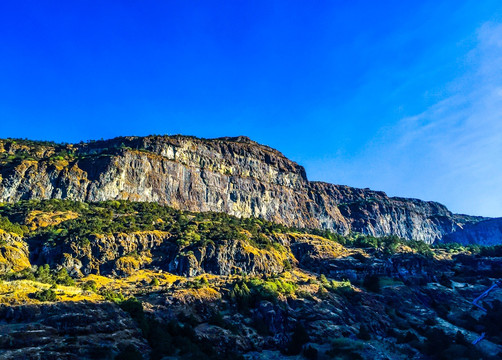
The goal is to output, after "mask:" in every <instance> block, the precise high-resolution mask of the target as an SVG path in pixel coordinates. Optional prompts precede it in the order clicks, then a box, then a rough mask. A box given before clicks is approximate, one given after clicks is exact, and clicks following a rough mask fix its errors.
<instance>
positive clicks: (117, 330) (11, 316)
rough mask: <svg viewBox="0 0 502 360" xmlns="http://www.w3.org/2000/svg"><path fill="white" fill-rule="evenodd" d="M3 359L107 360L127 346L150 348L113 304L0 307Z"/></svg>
mask: <svg viewBox="0 0 502 360" xmlns="http://www.w3.org/2000/svg"><path fill="white" fill-rule="evenodd" d="M0 315H1V317H2V320H3V321H2V323H1V324H0V358H2V359H9V360H11V359H12V360H15V359H65V360H67V359H68V360H70V359H72V360H73V359H75V360H76V359H111V358H113V357H114V355H117V353H119V352H120V351H121V350H123V349H124V348H126V347H127V346H128V345H133V346H135V347H136V348H138V349H141V351H143V352H146V351H149V350H150V348H149V346H148V344H147V343H146V341H145V339H144V338H143V337H142V335H141V331H140V330H139V329H138V328H137V325H136V324H135V323H134V321H133V320H132V319H131V318H130V317H129V316H128V315H127V314H126V313H125V312H124V311H122V310H120V308H119V307H118V306H117V305H114V304H111V303H102V304H96V303H85V302H82V303H54V304H48V305H22V306H14V307H11V306H5V305H0Z"/></svg>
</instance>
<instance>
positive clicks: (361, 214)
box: [0, 136, 481, 243]
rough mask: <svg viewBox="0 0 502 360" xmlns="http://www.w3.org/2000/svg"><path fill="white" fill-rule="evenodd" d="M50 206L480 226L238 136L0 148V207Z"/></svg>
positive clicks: (396, 226)
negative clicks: (314, 173) (32, 202)
mask: <svg viewBox="0 0 502 360" xmlns="http://www.w3.org/2000/svg"><path fill="white" fill-rule="evenodd" d="M54 198H55V199H72V200H79V201H100V200H115V199H123V200H134V201H151V202H159V203H161V204H166V205H169V206H172V207H174V208H177V209H183V210H191V211H216V212H226V213H229V214H231V215H236V216H239V217H249V216H254V217H262V218H264V219H267V220H271V221H275V222H278V223H282V224H285V225H288V226H297V227H308V228H320V229H329V230H332V231H336V232H339V233H342V234H347V233H349V232H351V231H355V232H361V233H365V234H371V235H375V236H382V235H388V234H395V235H398V236H400V237H403V238H406V239H417V240H423V241H425V242H428V243H432V242H434V241H438V240H441V239H442V238H443V236H444V235H445V234H448V233H451V232H453V231H456V230H458V229H460V228H461V226H462V225H463V224H464V223H471V222H472V223H474V222H477V221H479V220H481V219H479V218H473V217H464V216H459V215H454V214H452V213H451V212H450V211H448V209H446V207H444V206H443V205H441V204H438V203H435V202H426V201H421V200H416V199H403V198H391V197H388V196H387V195H386V194H385V193H383V192H378V191H372V190H369V189H356V188H351V187H348V186H340V185H333V184H326V183H320V182H309V181H308V180H307V177H306V174H305V170H304V169H303V167H301V166H299V165H298V164H296V163H295V162H293V161H290V160H289V159H287V158H286V157H284V156H283V155H282V154H281V153H280V152H278V151H276V150H274V149H271V148H269V147H267V146H263V145H259V144H257V143H256V142H253V141H251V140H249V139H248V138H245V137H237V138H220V139H212V140H205V139H197V138H193V137H183V136H174V137H167V136H149V137H123V138H116V139H112V140H106V141H96V142H91V143H80V144H70V145H56V144H46V143H43V144H40V143H34V142H29V141H17V142H13V141H10V140H0V201H1V202H15V201H18V200H26V199H54Z"/></svg>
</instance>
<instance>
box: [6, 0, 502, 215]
mask: <svg viewBox="0 0 502 360" xmlns="http://www.w3.org/2000/svg"><path fill="white" fill-rule="evenodd" d="M438 3H439V4H438ZM500 24H502V1H500V0H494V1H490V0H485V1H479V0H476V1H460V0H453V1H437V0H435V1H402V0H400V1H334V0H329V1H292V0H287V1H270V0H263V1H259V0H253V1H250V0H247V1H238V0H235V1H209V0H204V1H174V0H173V1H158V0H155V1H148V0H145V1H132V0H124V1H111V0H110V1H89V0H85V1H84V0H80V1H78V0H75V1H4V2H2V3H1V4H0V137H21V138H31V139H44V140H56V141H65V142H74V141H80V140H87V139H99V138H110V137H115V136H119V135H148V134H178V133H179V134H186V135H196V136H201V137H219V136H233V135H247V136H249V137H251V138H252V139H254V140H256V141H258V142H260V143H263V144H267V145H270V146H272V147H274V148H277V149H278V150H280V151H282V152H283V153H284V154H285V155H286V156H288V157H289V158H291V159H293V160H295V161H297V162H298V163H300V164H302V165H304V166H305V167H306V169H307V173H308V176H309V178H310V179H311V180H323V181H328V182H333V183H337V184H347V185H352V186H358V187H370V188H372V189H377V190H384V191H386V192H387V193H388V194H389V195H396V196H410V197H417V198H422V199H425V200H436V201H439V202H442V203H444V204H445V205H447V206H448V207H449V208H450V209H451V210H453V211H455V212H463V213H469V214H475V215H485V216H502V166H501V165H502V71H501V70H502V69H501V67H502V25H500Z"/></svg>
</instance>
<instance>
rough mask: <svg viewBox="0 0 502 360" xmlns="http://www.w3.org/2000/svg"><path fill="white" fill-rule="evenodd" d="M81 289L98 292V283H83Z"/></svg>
mask: <svg viewBox="0 0 502 360" xmlns="http://www.w3.org/2000/svg"><path fill="white" fill-rule="evenodd" d="M81 287H82V290H85V291H94V292H97V291H98V289H97V287H96V281H94V280H89V281H86V282H85V283H83V284H82V285H81Z"/></svg>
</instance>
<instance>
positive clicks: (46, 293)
mask: <svg viewBox="0 0 502 360" xmlns="http://www.w3.org/2000/svg"><path fill="white" fill-rule="evenodd" d="M33 298H34V299H37V300H38V301H56V293H55V292H54V290H52V289H47V290H42V291H37V292H36V293H34V294H33Z"/></svg>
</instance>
